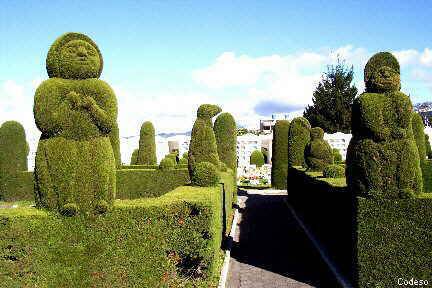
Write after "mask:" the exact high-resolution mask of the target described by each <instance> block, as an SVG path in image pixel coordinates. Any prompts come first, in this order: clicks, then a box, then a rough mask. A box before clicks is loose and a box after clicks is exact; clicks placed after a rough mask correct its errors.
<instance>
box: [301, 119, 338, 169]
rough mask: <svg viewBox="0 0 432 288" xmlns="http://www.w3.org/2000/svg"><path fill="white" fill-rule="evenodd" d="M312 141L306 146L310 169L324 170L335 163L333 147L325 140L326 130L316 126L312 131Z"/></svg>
mask: <svg viewBox="0 0 432 288" xmlns="http://www.w3.org/2000/svg"><path fill="white" fill-rule="evenodd" d="M310 135H311V141H310V143H309V144H308V145H307V146H306V149H305V156H306V159H305V160H306V165H307V167H308V170H310V171H323V170H324V168H325V167H326V166H328V165H330V164H333V149H332V148H331V147H330V144H328V143H327V141H325V140H324V130H322V129H321V128H319V127H314V128H312V129H311V131H310Z"/></svg>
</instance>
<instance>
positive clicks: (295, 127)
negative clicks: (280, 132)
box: [288, 117, 311, 167]
mask: <svg viewBox="0 0 432 288" xmlns="http://www.w3.org/2000/svg"><path fill="white" fill-rule="evenodd" d="M310 129H311V126H310V124H309V121H308V120H307V119H306V118H304V117H297V118H294V119H293V120H292V121H291V124H290V127H289V130H288V166H290V167H291V166H304V165H305V164H306V163H305V158H304V151H305V148H306V145H307V144H309V141H310Z"/></svg>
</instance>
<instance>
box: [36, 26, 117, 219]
mask: <svg viewBox="0 0 432 288" xmlns="http://www.w3.org/2000/svg"><path fill="white" fill-rule="evenodd" d="M102 66H103V65H102V56H101V55H100V52H99V50H98V48H97V46H96V44H95V43H94V42H93V41H92V40H91V39H89V38H88V37H87V36H85V35H82V34H78V33H67V34H64V35H63V36H61V37H60V38H58V39H57V40H56V41H55V42H54V44H53V45H52V46H51V49H50V51H49V52H48V57H47V71H48V75H49V76H50V79H48V80H46V81H44V82H42V84H41V85H39V87H38V88H37V90H36V93H35V97H34V107H33V111H34V117H35V122H36V126H37V127H38V128H39V130H40V131H41V132H42V135H41V138H40V140H39V144H38V149H37V152H36V161H35V181H36V183H35V187H36V189H35V197H36V202H37V205H38V206H40V207H45V208H49V209H52V210H57V209H59V210H61V209H62V207H63V206H64V205H66V204H76V205H77V207H78V208H79V212H80V213H81V212H82V213H90V211H91V210H93V211H94V208H95V207H96V206H98V205H99V204H101V203H102V202H104V201H105V202H106V203H108V204H109V205H112V202H113V199H114V195H115V179H116V178H115V165H116V164H115V158H114V153H113V148H112V145H111V142H110V138H109V136H110V133H111V131H112V129H113V127H114V129H115V127H116V122H117V120H116V119H117V100H116V97H115V94H114V92H113V91H112V89H111V87H110V86H109V85H108V84H106V83H105V82H103V81H101V80H99V79H97V77H99V75H100V73H101V71H102Z"/></svg>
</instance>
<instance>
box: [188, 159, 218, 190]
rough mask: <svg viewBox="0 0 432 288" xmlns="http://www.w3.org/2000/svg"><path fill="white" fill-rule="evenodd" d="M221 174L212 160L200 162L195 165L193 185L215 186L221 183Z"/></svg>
mask: <svg viewBox="0 0 432 288" xmlns="http://www.w3.org/2000/svg"><path fill="white" fill-rule="evenodd" d="M219 180H220V176H219V172H218V169H217V168H216V166H215V165H213V164H212V163H210V162H199V163H197V164H196V165H195V169H194V171H193V173H192V179H191V181H192V185H194V186H201V187H207V186H215V185H217V184H218V183H219Z"/></svg>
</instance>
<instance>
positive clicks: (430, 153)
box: [425, 134, 432, 159]
mask: <svg viewBox="0 0 432 288" xmlns="http://www.w3.org/2000/svg"><path fill="white" fill-rule="evenodd" d="M425 143H426V155H427V157H428V158H429V159H432V147H431V144H430V141H429V135H427V134H425Z"/></svg>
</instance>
